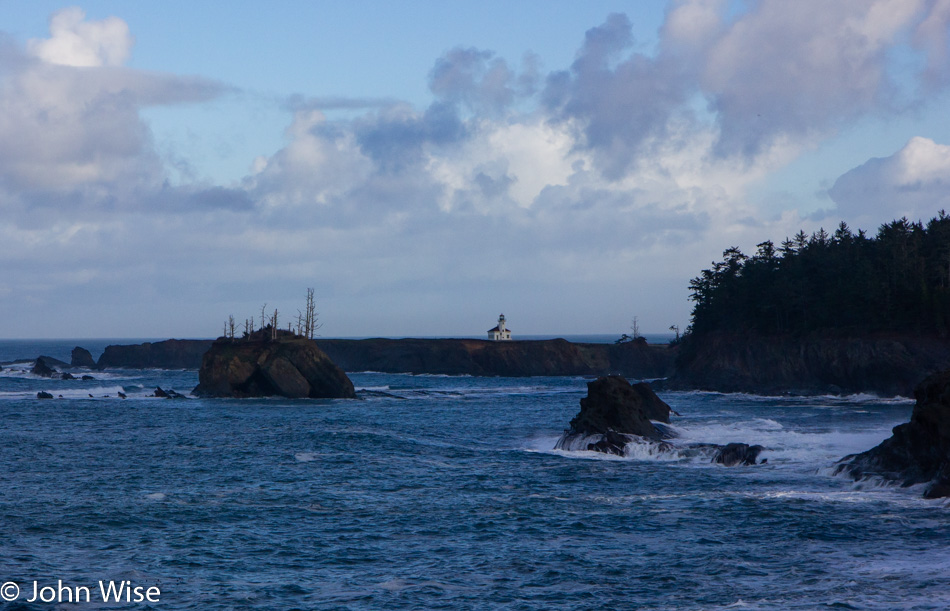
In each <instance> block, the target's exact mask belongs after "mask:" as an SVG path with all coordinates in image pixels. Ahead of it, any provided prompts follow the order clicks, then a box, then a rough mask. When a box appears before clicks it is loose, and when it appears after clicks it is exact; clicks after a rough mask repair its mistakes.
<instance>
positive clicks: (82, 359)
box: [69, 346, 96, 369]
mask: <svg viewBox="0 0 950 611" xmlns="http://www.w3.org/2000/svg"><path fill="white" fill-rule="evenodd" d="M69 364H70V365H72V366H73V367H87V368H89V369H94V368H95V367H96V361H95V360H93V358H92V353H91V352H89V351H88V350H86V349H85V348H80V347H79V346H76V347H75V348H73V351H72V353H70V359H69Z"/></svg>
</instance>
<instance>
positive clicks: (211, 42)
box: [0, 0, 950, 338]
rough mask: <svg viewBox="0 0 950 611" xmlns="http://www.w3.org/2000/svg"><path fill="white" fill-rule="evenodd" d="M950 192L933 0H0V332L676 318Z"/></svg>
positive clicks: (680, 321)
mask: <svg viewBox="0 0 950 611" xmlns="http://www.w3.org/2000/svg"><path fill="white" fill-rule="evenodd" d="M940 209H948V210H950V0H839V1H837V2H834V3H829V2H827V1H826V0H797V1H796V2H786V1H784V0H761V1H754V0H741V1H740V0H674V1H669V2H661V1H655V2H654V1H648V0H640V1H635V2H634V1H629V2H619V1H608V0H592V1H586V2H575V1H559V0H544V1H541V0H537V1H533V0H522V1H519V2H494V1H481V2H477V3H474V2H435V1H432V2H429V1H418V2H412V3H393V2H374V1H369V0H366V1H361V2H320V1H314V0H310V1H299V2H298V1H291V0H277V1H275V2H270V3H266V4H261V3H257V2H253V3H252V2H241V1H235V2H230V3H226V4H222V3H211V2H198V3H194V2H187V3H186V2H182V1H178V0H169V1H163V2H161V3H159V2H147V1H143V2H134V3H132V2H118V1H112V2H110V1H96V2H86V3H84V4H81V5H69V4H62V3H56V2H48V1H45V0H37V1H34V2H29V3H24V2H12V1H6V0H0V338H89V337H107V338H123V337H127V338H141V337H154V338H160V337H180V338H185V337H214V336H216V335H218V334H220V332H221V329H222V324H223V322H224V321H225V320H226V319H227V317H228V316H229V315H233V316H234V317H235V318H236V319H237V320H239V321H243V320H244V319H246V318H249V317H251V316H255V317H256V318H259V317H260V311H261V308H262V306H264V305H265V304H266V306H267V309H268V310H273V309H274V308H277V309H278V310H279V312H280V315H279V322H280V324H281V325H283V324H286V322H287V321H290V320H292V319H294V318H295V317H296V314H297V311H298V310H302V309H303V308H304V302H305V298H306V289H307V288H310V287H312V288H314V290H315V297H316V302H317V309H318V311H319V314H320V322H321V323H322V324H323V327H322V328H321V329H320V334H321V335H323V336H327V337H353V336H359V337H363V336H453V335H456V336H475V335H481V334H483V333H485V331H486V330H487V329H489V328H490V327H492V326H494V324H495V321H496V320H497V317H498V315H499V314H500V313H504V314H505V316H506V318H507V320H508V325H509V327H510V328H511V329H512V330H513V335H514V337H515V338H517V337H518V335H519V334H524V335H536V334H564V335H570V334H587V333H616V334H617V335H618V336H619V335H620V334H621V333H629V332H630V327H631V320H632V319H633V317H636V318H637V320H638V325H639V329H640V330H641V331H642V332H645V333H656V332H663V331H666V330H667V329H668V328H669V327H670V326H671V325H677V326H679V327H680V328H685V327H686V325H688V323H689V314H690V310H691V304H690V301H689V290H688V284H689V280H690V278H692V277H695V276H697V275H698V274H699V272H700V270H701V269H703V268H705V267H708V266H709V265H710V264H711V263H712V261H714V260H718V259H719V258H720V257H721V254H722V252H723V251H724V250H726V249H727V248H730V247H733V246H737V247H739V248H741V249H742V250H743V251H744V252H746V253H752V252H754V251H755V248H756V244H758V243H760V242H763V241H765V240H767V239H771V240H773V241H775V242H780V241H781V240H782V239H784V238H785V237H786V236H790V235H793V234H795V233H797V232H798V231H799V230H801V229H803V230H805V231H806V232H812V231H815V230H817V229H819V228H820V227H825V228H827V229H831V228H834V227H836V226H837V225H838V223H839V222H840V221H845V222H847V223H848V224H849V225H850V226H851V227H852V228H855V229H857V228H864V229H867V230H869V231H870V232H872V233H873V232H875V231H876V229H877V227H878V226H880V225H881V224H882V223H885V222H887V221H890V220H892V219H895V218H900V217H902V216H907V217H908V218H909V219H911V220H918V219H921V220H924V221H926V220H927V219H929V218H931V217H932V216H934V215H936V213H937V211H938V210H940Z"/></svg>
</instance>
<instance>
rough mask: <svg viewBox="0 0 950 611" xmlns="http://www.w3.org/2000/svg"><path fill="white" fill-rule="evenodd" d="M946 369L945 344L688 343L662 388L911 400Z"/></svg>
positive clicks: (722, 337) (897, 340)
mask: <svg viewBox="0 0 950 611" xmlns="http://www.w3.org/2000/svg"><path fill="white" fill-rule="evenodd" d="M946 367H950V342H946V341H942V340H938V339H933V338H920V337H906V336H894V335H890V336H883V335H882V336H870V337H861V338H841V337H827V336H809V337H804V338H792V337H761V336H760V337H756V336H742V337H738V336H735V335H727V334H708V335H704V336H703V337H700V338H691V339H690V341H689V342H688V344H687V345H684V346H683V348H682V351H681V353H680V355H679V358H678V360H677V363H676V372H675V374H674V375H673V376H672V377H671V379H670V380H669V381H668V386H667V387H668V388H673V389H700V390H713V391H720V392H752V393H760V394H781V393H788V392H791V393H803V394H813V393H854V392H876V393H879V394H882V395H888V396H890V395H904V396H910V395H911V394H912V392H913V389H914V386H915V385H916V384H917V383H919V382H920V381H921V380H922V379H923V378H924V377H926V376H927V375H928V374H929V373H932V372H934V371H937V370H940V369H944V368H946Z"/></svg>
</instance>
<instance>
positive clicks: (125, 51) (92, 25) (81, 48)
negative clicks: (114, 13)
mask: <svg viewBox="0 0 950 611" xmlns="http://www.w3.org/2000/svg"><path fill="white" fill-rule="evenodd" d="M85 19H86V14H85V13H84V12H83V10H82V9H81V8H79V7H78V6H73V7H69V8H64V9H62V10H59V11H56V12H55V13H53V16H52V17H50V20H49V29H50V37H49V38H45V39H41V40H38V39H33V40H30V41H29V42H28V43H27V49H28V50H29V51H30V53H32V54H33V55H35V56H36V57H38V58H40V59H42V60H43V61H46V62H49V63H51V64H58V65H61V66H78V67H95V66H120V65H122V64H123V63H125V60H126V59H127V58H128V57H129V53H130V52H131V51H132V45H133V44H134V40H133V38H132V35H131V34H130V33H129V26H128V25H127V24H126V23H125V22H124V21H122V20H121V19H119V18H118V17H109V18H107V19H103V20H102V21H86V20H85Z"/></svg>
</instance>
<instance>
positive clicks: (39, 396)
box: [36, 390, 53, 399]
mask: <svg viewBox="0 0 950 611" xmlns="http://www.w3.org/2000/svg"><path fill="white" fill-rule="evenodd" d="M36 398H37V399H52V398H53V395H51V394H49V393H48V392H46V391H43V390H41V391H40V392H38V393H36Z"/></svg>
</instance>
